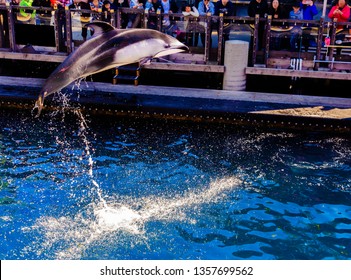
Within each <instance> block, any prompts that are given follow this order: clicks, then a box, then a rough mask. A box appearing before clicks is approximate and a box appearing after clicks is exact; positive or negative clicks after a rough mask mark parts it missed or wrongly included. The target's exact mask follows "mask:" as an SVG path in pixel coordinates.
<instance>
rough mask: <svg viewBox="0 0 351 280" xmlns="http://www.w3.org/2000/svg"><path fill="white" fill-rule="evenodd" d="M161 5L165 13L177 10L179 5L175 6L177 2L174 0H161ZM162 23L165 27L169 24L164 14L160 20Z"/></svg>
mask: <svg viewBox="0 0 351 280" xmlns="http://www.w3.org/2000/svg"><path fill="white" fill-rule="evenodd" d="M161 5H162V8H163V12H164V13H165V14H173V13H178V12H179V7H178V6H177V3H176V2H175V1H174V0H161ZM162 25H163V26H164V27H166V28H167V27H169V26H171V22H170V20H169V16H164V18H163V20H162Z"/></svg>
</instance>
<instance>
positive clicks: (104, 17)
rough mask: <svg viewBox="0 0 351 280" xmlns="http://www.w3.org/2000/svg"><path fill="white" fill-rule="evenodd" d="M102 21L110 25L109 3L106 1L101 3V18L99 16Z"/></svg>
mask: <svg viewBox="0 0 351 280" xmlns="http://www.w3.org/2000/svg"><path fill="white" fill-rule="evenodd" d="M101 19H102V21H105V22H107V23H110V24H111V3H110V1H108V0H105V1H104V2H103V3H102V16H101Z"/></svg>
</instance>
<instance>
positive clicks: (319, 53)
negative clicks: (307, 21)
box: [313, 17, 324, 71]
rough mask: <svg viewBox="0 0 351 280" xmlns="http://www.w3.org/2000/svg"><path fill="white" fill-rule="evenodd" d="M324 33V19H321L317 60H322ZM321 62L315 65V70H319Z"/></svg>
mask: <svg viewBox="0 0 351 280" xmlns="http://www.w3.org/2000/svg"><path fill="white" fill-rule="evenodd" d="M323 31H324V18H323V17H321V18H320V20H319V27H318V35H317V50H316V60H317V61H318V60H320V59H321V53H322V45H323ZM318 68H319V62H317V63H315V64H314V67H313V70H315V71H316V70H318Z"/></svg>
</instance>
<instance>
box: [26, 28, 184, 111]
mask: <svg viewBox="0 0 351 280" xmlns="http://www.w3.org/2000/svg"><path fill="white" fill-rule="evenodd" d="M86 26H87V27H89V28H92V29H93V30H94V36H93V37H92V38H91V39H89V40H88V41H86V42H84V43H83V44H82V45H81V46H79V48H77V49H76V50H75V51H74V52H73V53H71V54H70V55H69V56H68V57H67V58H66V59H65V60H64V61H63V62H62V63H61V64H60V65H59V66H58V67H57V68H56V69H55V71H54V72H52V73H51V75H50V76H49V78H47V80H46V81H45V83H44V85H43V87H42V89H41V91H40V94H39V97H38V99H37V101H36V103H35V107H34V109H33V110H37V116H39V115H40V112H41V110H42V108H43V105H44V99H45V97H47V96H49V95H50V94H52V93H55V92H57V91H59V90H60V89H62V88H64V87H66V86H67V85H69V84H71V83H72V82H73V81H75V80H77V79H79V78H83V77H86V76H89V75H92V74H95V73H98V72H101V71H104V70H107V69H111V68H114V67H117V66H121V65H126V64H130V63H135V62H140V61H141V62H142V61H147V60H149V59H151V58H154V57H161V56H165V55H169V54H173V53H178V52H182V51H185V50H188V47H187V46H185V45H184V44H182V43H181V42H179V41H178V40H177V39H175V38H174V37H171V36H169V35H166V34H163V33H161V32H159V31H156V30H151V29H127V30H118V29H115V28H114V27H113V26H112V25H110V24H108V23H106V22H94V23H90V24H87V25H86Z"/></svg>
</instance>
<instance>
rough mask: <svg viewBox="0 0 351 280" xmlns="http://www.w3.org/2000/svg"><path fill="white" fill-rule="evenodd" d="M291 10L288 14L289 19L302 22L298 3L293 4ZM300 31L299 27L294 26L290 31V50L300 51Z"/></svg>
mask: <svg viewBox="0 0 351 280" xmlns="http://www.w3.org/2000/svg"><path fill="white" fill-rule="evenodd" d="M292 8H293V9H292V10H291V11H290V13H289V19H296V20H303V13H302V11H301V9H300V2H294V4H293V6H292ZM301 35H302V30H301V27H300V26H294V28H293V29H292V30H291V37H290V49H291V51H298V50H299V49H300V44H299V39H300V38H301Z"/></svg>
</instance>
